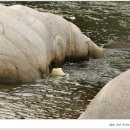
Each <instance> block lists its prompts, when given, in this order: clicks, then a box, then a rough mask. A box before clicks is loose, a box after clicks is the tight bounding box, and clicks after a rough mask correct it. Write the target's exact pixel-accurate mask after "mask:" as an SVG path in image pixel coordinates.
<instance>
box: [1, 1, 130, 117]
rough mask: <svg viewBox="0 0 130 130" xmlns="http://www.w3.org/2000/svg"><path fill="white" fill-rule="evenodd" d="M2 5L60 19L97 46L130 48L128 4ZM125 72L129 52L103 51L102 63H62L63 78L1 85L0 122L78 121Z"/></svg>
mask: <svg viewBox="0 0 130 130" xmlns="http://www.w3.org/2000/svg"><path fill="white" fill-rule="evenodd" d="M1 3H2V4H4V5H14V4H23V5H26V6H29V7H32V8H34V9H36V10H39V11H42V12H51V13H54V14H58V15H61V16H63V17H64V18H66V19H67V20H69V21H71V22H73V23H74V24H76V25H77V26H78V27H79V28H80V29H81V30H82V32H83V33H84V34H85V35H87V36H88V37H90V38H91V39H92V40H93V41H94V42H95V43H96V44H98V45H100V46H102V45H104V44H107V43H108V42H109V41H110V40H114V41H119V42H126V43H130V2H108V1H105V2H1ZM74 17H75V19H72V18H74ZM129 67H130V51H129V50H127V49H124V50H121V49H106V50H105V57H104V58H102V59H90V60H89V62H88V61H84V62H79V63H65V64H64V65H63V66H62V68H63V70H64V72H65V73H67V75H66V76H64V77H47V78H45V79H42V80H37V81H36V83H33V84H16V85H7V84H4V85H2V84H1V85H0V118H2V119H5V118H11V119H12V118H16V119H25V118H29V119H30V118H31V119H32V118H34V119H39V118H42V119H77V118H78V117H79V115H80V114H81V113H82V112H83V111H84V110H85V108H86V106H87V104H88V103H89V102H90V101H91V100H92V99H93V98H94V96H95V95H96V94H97V93H98V92H99V91H100V89H101V88H102V87H103V86H104V85H105V84H106V83H107V82H108V81H110V80H111V79H112V78H114V77H115V76H117V75H119V74H120V73H121V72H123V71H125V70H127V69H128V68H129Z"/></svg>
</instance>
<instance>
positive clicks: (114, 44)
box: [103, 40, 130, 49]
mask: <svg viewBox="0 0 130 130" xmlns="http://www.w3.org/2000/svg"><path fill="white" fill-rule="evenodd" d="M103 48H111V49H130V43H124V42H118V41H113V40H110V41H109V42H108V44H105V45H104V46H103Z"/></svg>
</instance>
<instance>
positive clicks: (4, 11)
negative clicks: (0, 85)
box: [0, 5, 103, 82]
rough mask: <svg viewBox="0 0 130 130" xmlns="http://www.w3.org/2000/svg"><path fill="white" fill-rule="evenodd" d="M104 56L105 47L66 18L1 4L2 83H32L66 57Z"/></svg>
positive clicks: (0, 72)
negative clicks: (103, 48)
mask: <svg viewBox="0 0 130 130" xmlns="http://www.w3.org/2000/svg"><path fill="white" fill-rule="evenodd" d="M89 56H92V57H94V58H101V57H102V56H103V50H102V49H101V48H100V47H98V46H97V45H96V44H95V43H93V42H92V41H91V39H89V38H88V37H86V36H85V35H83V34H82V33H81V31H80V29H79V28H78V27H77V26H75V25H74V24H73V23H71V22H69V21H67V20H65V19H64V18H62V17H60V16H58V15H54V14H51V13H42V12H38V11H36V10H34V9H31V8H28V7H25V6H21V5H14V6H10V7H6V6H3V5H0V82H31V81H34V80H35V79H39V78H43V76H44V75H46V74H49V66H50V65H51V64H60V63H62V62H63V61H64V60H65V59H66V60H70V59H71V60H70V61H74V60H86V59H88V57H89Z"/></svg>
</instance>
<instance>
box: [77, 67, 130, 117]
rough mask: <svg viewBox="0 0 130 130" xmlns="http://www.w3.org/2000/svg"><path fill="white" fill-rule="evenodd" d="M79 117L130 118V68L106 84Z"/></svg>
mask: <svg viewBox="0 0 130 130" xmlns="http://www.w3.org/2000/svg"><path fill="white" fill-rule="evenodd" d="M79 119H130V69H129V70H127V71H126V72H124V73H122V74H120V75H119V76H117V77H116V78H114V79H112V80H111V81H110V82H109V83H108V84H106V85H105V87H103V88H102V89H101V91H100V92H99V93H98V94H97V96H96V97H95V98H94V99H93V100H92V102H91V103H90V104H89V105H88V107H87V109H86V111H85V112H84V113H83V114H81V116H80V117H79Z"/></svg>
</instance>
